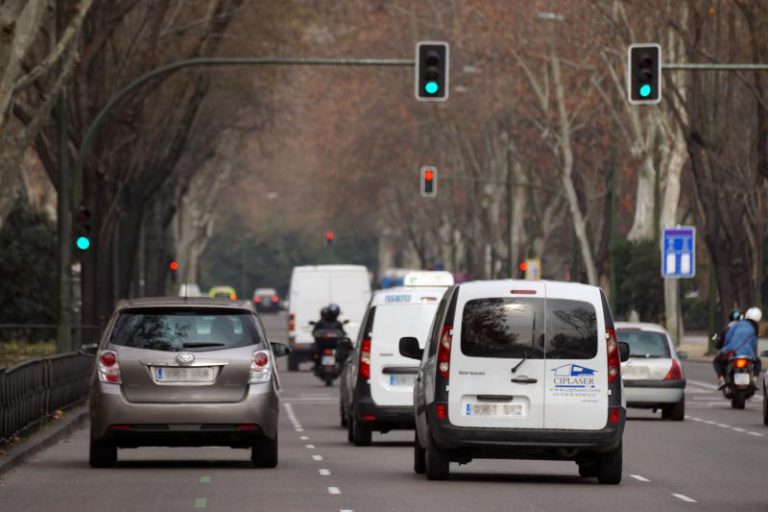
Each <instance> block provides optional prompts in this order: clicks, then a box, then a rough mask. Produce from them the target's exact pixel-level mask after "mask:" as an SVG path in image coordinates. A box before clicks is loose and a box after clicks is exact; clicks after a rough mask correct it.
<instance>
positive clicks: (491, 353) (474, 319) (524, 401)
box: [448, 282, 546, 429]
mask: <svg viewBox="0 0 768 512" xmlns="http://www.w3.org/2000/svg"><path fill="white" fill-rule="evenodd" d="M525 288H526V289H525V290H505V293H504V295H500V296H499V295H497V296H496V297H490V298H489V297H488V295H489V293H488V290H487V288H486V287H485V286H483V287H480V286H467V287H460V288H459V298H458V303H457V308H456V315H455V318H454V325H453V340H452V343H451V359H450V375H449V383H448V386H449V392H448V417H449V420H450V422H451V423H452V424H454V425H458V426H462V427H484V428H531V429H533V428H542V427H543V426H544V367H545V363H544V326H545V318H544V310H545V309H544V303H545V299H546V296H545V287H544V283H541V282H538V283H535V282H531V283H526V285H525Z"/></svg>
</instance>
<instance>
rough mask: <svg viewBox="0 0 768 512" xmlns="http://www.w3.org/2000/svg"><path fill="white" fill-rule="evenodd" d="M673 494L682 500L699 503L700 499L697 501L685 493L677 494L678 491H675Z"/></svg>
mask: <svg viewBox="0 0 768 512" xmlns="http://www.w3.org/2000/svg"><path fill="white" fill-rule="evenodd" d="M672 496H674V497H675V498H677V499H679V500H681V501H684V502H686V503H698V501H696V500H695V499H693V498H690V497H688V496H686V495H685V494H677V493H675V492H673V493H672Z"/></svg>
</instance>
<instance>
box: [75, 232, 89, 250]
mask: <svg viewBox="0 0 768 512" xmlns="http://www.w3.org/2000/svg"><path fill="white" fill-rule="evenodd" d="M75 245H77V248H78V249H80V250H81V251H87V250H88V249H89V248H90V247H91V240H90V239H89V238H88V237H87V236H79V237H77V241H76V242H75Z"/></svg>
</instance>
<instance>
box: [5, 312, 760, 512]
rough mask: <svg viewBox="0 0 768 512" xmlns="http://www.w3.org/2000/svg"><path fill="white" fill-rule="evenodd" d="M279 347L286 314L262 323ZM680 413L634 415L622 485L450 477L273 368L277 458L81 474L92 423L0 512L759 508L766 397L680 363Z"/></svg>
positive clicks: (15, 478) (26, 475) (142, 456)
mask: <svg viewBox="0 0 768 512" xmlns="http://www.w3.org/2000/svg"><path fill="white" fill-rule="evenodd" d="M265 324H266V325H267V328H268V330H270V332H271V333H272V337H273V339H275V340H285V335H286V333H285V318H284V317H282V316H265ZM685 371H686V376H687V378H688V379H689V387H688V389H687V397H688V400H687V418H686V421H684V422H680V423H672V422H667V421H662V420H661V419H660V415H659V414H653V413H651V412H650V411H637V410H630V413H629V418H630V419H629V421H628V424H627V429H626V434H625V437H624V480H623V481H622V483H621V485H619V486H603V485H599V484H597V482H596V481H595V480H593V479H582V478H580V477H579V476H578V472H577V468H576V465H575V464H574V463H571V462H537V461H504V460H500V461H494V460H480V461H475V462H472V463H470V464H468V465H464V466H458V465H456V464H452V466H451V477H450V479H449V480H448V481H447V482H429V481H427V480H426V479H425V478H424V477H423V476H421V475H416V474H415V473H413V471H412V470H411V465H412V450H413V448H412V445H411V441H412V439H413V433H412V432H392V433H389V434H386V435H381V434H374V443H373V446H371V447H366V448H355V447H354V446H352V445H350V444H348V443H347V441H346V431H345V430H344V429H342V428H341V427H340V426H339V418H338V387H337V386H334V387H333V388H327V387H325V386H324V385H323V384H322V383H321V382H320V381H319V380H317V379H315V378H313V377H312V376H311V374H310V373H309V372H306V371H304V372H300V373H288V372H287V371H283V372H281V379H282V383H283V387H284V393H283V396H282V401H283V410H282V414H281V417H280V429H281V430H280V464H279V466H278V468H277V469H254V468H252V467H250V464H249V463H248V456H249V453H248V451H246V450H231V449H228V448H193V449H186V448H167V449H166V448H140V449H136V450H120V452H119V459H120V462H119V464H118V466H117V467H115V468H113V469H102V470H95V469H91V468H89V467H88V463H87V457H88V453H87V452H88V428H87V424H86V425H85V426H84V427H83V428H81V429H79V430H77V431H76V432H75V433H73V434H72V436H71V437H69V438H67V439H65V440H64V441H62V442H61V443H59V444H57V445H56V446H54V447H52V448H50V449H48V450H46V451H44V452H41V453H40V454H39V455H38V456H36V457H35V458H33V459H32V460H31V461H30V462H29V463H28V464H26V465H24V466H21V467H19V468H17V469H15V470H13V471H11V472H10V473H8V474H6V475H4V477H3V481H2V482H0V511H3V512H10V511H13V512H16V511H19V512H36V511H46V512H47V511H51V510H60V509H70V510H77V511H78V512H81V511H82V512H89V511H98V512H103V511H105V510H109V511H137V512H138V511H141V512H154V511H157V512H171V511H173V512H179V511H187V510H190V511H193V510H212V511H214V510H215V511H238V512H240V511H266V510H269V511H283V510H284V511H332V512H337V511H342V512H343V511H345V510H353V511H357V512H362V511H412V510H422V511H430V510H439V511H466V510H483V511H486V510H487V511H495V510H499V511H501V510H503V511H510V510H514V511H521V512H522V511H569V512H570V511H602V510H605V511H612V512H615V511H617V510H619V511H628V510H631V511H653V512H658V511H677V510H686V511H688V510H697V511H698V510H702V511H704V510H711V511H723V510H733V511H738V512H747V511H763V512H765V511H766V510H768V490H766V487H765V475H766V470H768V458H767V457H766V456H767V455H768V427H766V426H764V425H763V424H762V418H761V402H760V400H759V399H753V400H752V401H751V403H749V404H748V406H747V409H746V410H743V411H736V410H732V409H731V408H730V403H729V402H727V401H726V400H725V399H723V398H722V396H720V395H719V394H718V393H717V392H716V391H714V390H713V388H714V386H713V377H712V370H711V368H710V367H709V366H708V365H705V364H698V363H686V364H685Z"/></svg>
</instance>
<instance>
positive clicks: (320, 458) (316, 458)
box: [312, 455, 323, 461]
mask: <svg viewBox="0 0 768 512" xmlns="http://www.w3.org/2000/svg"><path fill="white" fill-rule="evenodd" d="M312 460H318V461H320V460H323V456H322V455H313V456H312Z"/></svg>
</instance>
